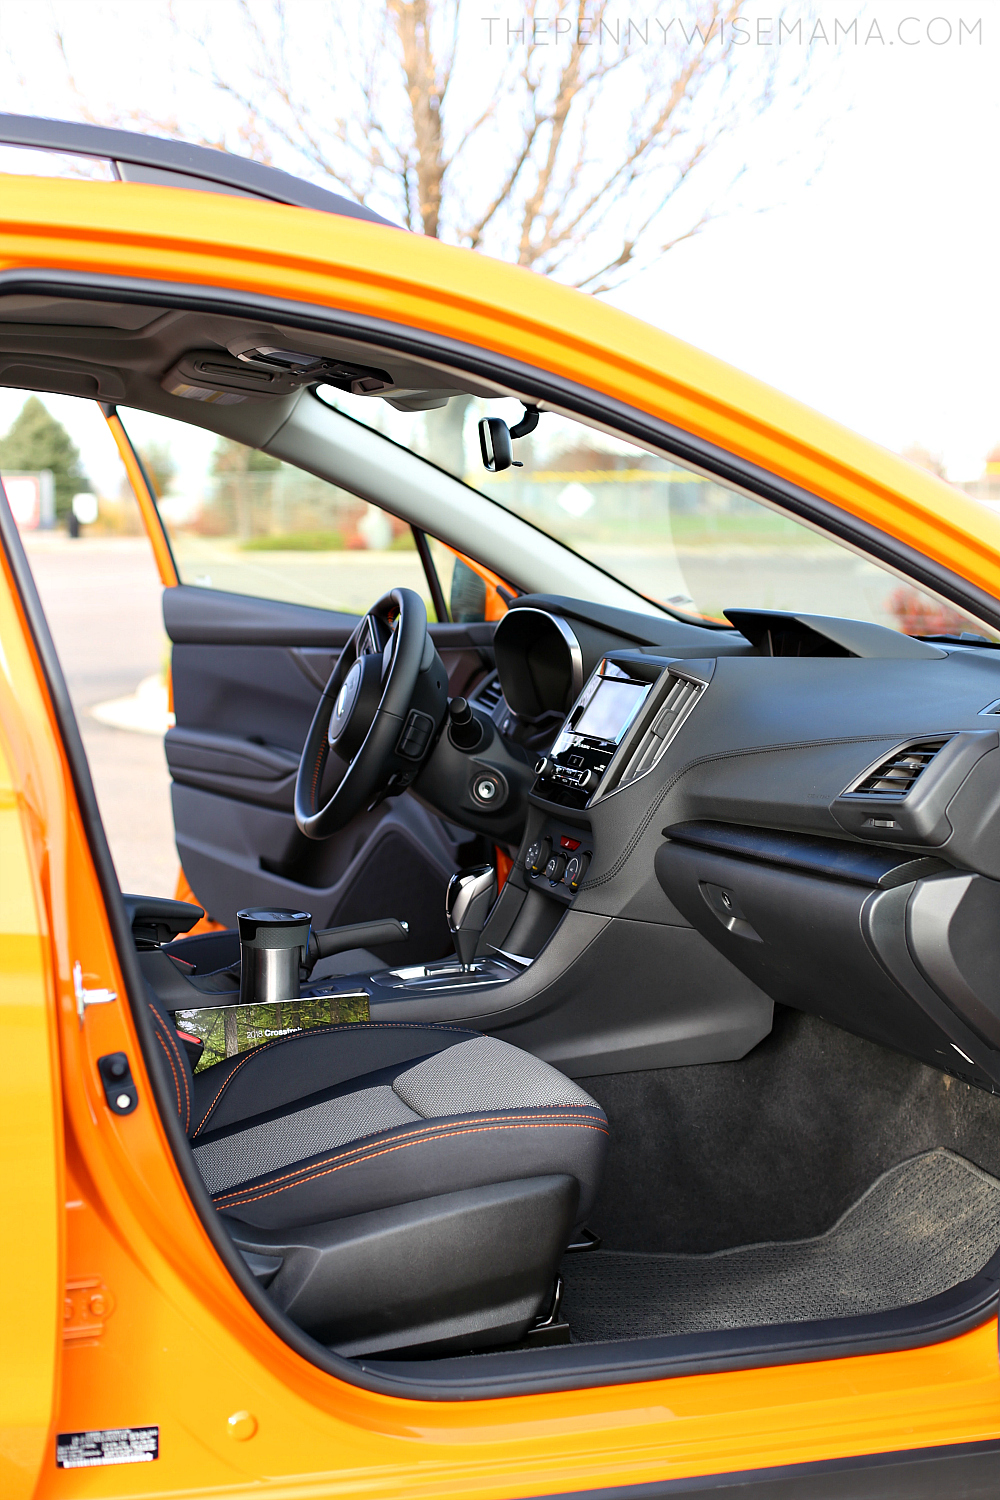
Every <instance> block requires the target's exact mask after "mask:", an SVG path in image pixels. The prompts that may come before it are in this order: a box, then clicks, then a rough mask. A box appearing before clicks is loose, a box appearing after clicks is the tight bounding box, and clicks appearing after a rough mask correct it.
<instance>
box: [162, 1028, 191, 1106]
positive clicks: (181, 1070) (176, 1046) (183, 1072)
mask: <svg viewBox="0 0 1000 1500" xmlns="http://www.w3.org/2000/svg"><path fill="white" fill-rule="evenodd" d="M161 1025H162V1022H161ZM166 1035H167V1044H168V1045H169V1046H170V1047H172V1048H173V1051H174V1056H175V1057H176V1059H177V1069H178V1074H179V1076H180V1080H181V1083H183V1085H184V1098H185V1100H186V1103H187V1118H186V1119H185V1122H184V1129H185V1130H190V1129H191V1090H190V1088H189V1087H188V1075H187V1068H185V1066H184V1058H183V1057H182V1056H181V1044H180V1042H179V1041H178V1040H177V1036H176V1034H174V1035H173V1036H171V1034H170V1032H169V1031H168V1032H167V1034H166Z"/></svg>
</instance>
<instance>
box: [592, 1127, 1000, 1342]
mask: <svg viewBox="0 0 1000 1500" xmlns="http://www.w3.org/2000/svg"><path fill="white" fill-rule="evenodd" d="M998 1247H1000V1182H998V1181H997V1179H996V1178H995V1177H990V1176H989V1175H988V1174H987V1173H986V1172H982V1171H980V1169H979V1168H978V1167H975V1166H973V1165H972V1163H971V1162H968V1161H966V1160H965V1159H964V1158H963V1157H961V1156H955V1155H954V1154H953V1153H952V1152H951V1151H945V1150H936V1151H927V1152H925V1153H924V1154H923V1155H921V1156H914V1157H911V1158H910V1160H909V1161H904V1162H901V1163H900V1164H899V1165H898V1166H895V1167H892V1168H890V1170H889V1171H888V1172H884V1173H883V1174H882V1176H881V1177H879V1178H878V1179H877V1180H876V1181H875V1182H873V1183H872V1185H871V1187H870V1188H868V1190H867V1191H866V1192H865V1193H864V1194H863V1195H862V1196H861V1197H860V1198H859V1199H858V1201H857V1202H856V1203H853V1204H852V1205H851V1207H850V1208H849V1209H848V1210H847V1211H846V1213H844V1214H843V1215H842V1216H841V1217H840V1218H839V1219H838V1220H837V1222H836V1224H834V1225H833V1227H832V1228H831V1229H828V1230H826V1231H825V1233H823V1234H820V1235H817V1236H816V1237H815V1238H813V1239H808V1240H792V1241H785V1242H780V1241H771V1242H769V1243H766V1244H757V1245H740V1246H737V1247H736V1248H735V1249H732V1250H717V1251H715V1252H713V1253H712V1254H711V1255H676V1254H670V1255H650V1254H644V1253H635V1252H628V1251H615V1250H595V1251H591V1252H590V1253H587V1254H578V1255H570V1256H567V1257H566V1260H565V1261H564V1263H563V1267H562V1272H563V1278H564V1282H565V1293H564V1299H563V1309H564V1315H565V1317H566V1318H567V1319H568V1321H569V1325H570V1329H571V1331H572V1334H573V1338H574V1340H578V1341H580V1342H581V1343H598V1342H601V1341H603V1340H607V1339H622V1338H643V1337H648V1336H650V1335H652V1334H671V1333H702V1332H706V1331H707V1330H709V1329H713V1328H754V1327H759V1326H761V1325H764V1324H769V1323H800V1322H805V1321H811V1320H812V1319H815V1318H846V1317H852V1316H855V1315H857V1314H860V1313H876V1312H886V1311H888V1310H889V1309H890V1308H894V1307H905V1306H907V1305H908V1304H910V1303H913V1302H922V1301H923V1300H924V1299H925V1298H927V1297H933V1296H936V1295H937V1293H939V1292H944V1291H947V1290H948V1288H949V1287H952V1286H955V1285H957V1283H958V1282H960V1281H965V1280H967V1279H968V1278H969V1277H970V1276H974V1275H975V1274H976V1272H977V1271H980V1270H982V1268H983V1266H984V1265H985V1264H986V1262H987V1261H988V1260H989V1259H990V1257H991V1256H992V1255H993V1254H994V1253H995V1251H996V1250H997V1248H998Z"/></svg>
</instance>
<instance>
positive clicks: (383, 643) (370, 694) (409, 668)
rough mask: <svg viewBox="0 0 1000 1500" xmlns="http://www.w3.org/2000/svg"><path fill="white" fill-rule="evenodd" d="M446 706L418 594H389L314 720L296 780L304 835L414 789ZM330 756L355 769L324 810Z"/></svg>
mask: <svg viewBox="0 0 1000 1500" xmlns="http://www.w3.org/2000/svg"><path fill="white" fill-rule="evenodd" d="M435 663H436V664H437V671H436V672H434V671H432V670H431V668H433V667H434V665H435ZM420 678H425V679H426V680H425V681H424V682H423V683H422V691H421V692H420V693H419V694H417V697H418V698H419V699H420V702H419V704H418V706H417V707H416V708H414V707H413V702H414V693H415V689H416V688H417V686H418V679H420ZM447 701H448V689H447V679H446V678H445V674H444V669H443V667H442V665H441V661H440V658H439V657H438V655H437V651H436V650H435V648H434V642H433V641H432V639H431V637H430V636H429V635H428V633H427V611H426V609H425V608H424V602H423V600H422V599H421V597H420V595H419V594H415V593H414V592H413V590H412V589H402V588H399V589H390V591H389V592H388V593H387V594H385V595H383V597H382V598H381V599H380V600H379V601H378V603H377V604H376V605H374V607H373V608H372V609H370V610H369V611H368V613H367V614H365V615H363V616H362V617H361V619H360V621H359V622H358V625H357V628H356V629H355V630H354V631H353V633H352V635H351V638H350V640H349V641H348V642H347V645H346V646H345V647H344V649H343V651H342V652H341V653H340V657H339V660H338V661H337V665H336V666H335V667H334V669H333V671H332V672H331V673H330V680H329V681H328V682H327V684H326V687H325V688H324V689H323V692H322V695H321V697H320V700H319V703H318V704H317V706H316V712H315V713H314V714H313V721H312V723H311V724H310V726H309V733H308V734H307V735H306V740H305V744H304V745H303V747H302V756H301V758H300V760H299V769H298V775H297V776H296V779H295V821H296V823H297V824H298V826H299V828H300V830H301V831H302V833H304V834H305V836H306V838H310V839H325V838H329V837H330V835H331V834H333V833H336V832H337V830H338V829H340V828H343V827H344V826H345V824H347V823H349V822H350V821H351V819H352V818H353V817H354V816H355V815H356V814H357V813H359V812H361V811H362V809H363V808H366V807H369V806H371V805H372V804H373V803H374V802H377V801H381V800H382V798H383V797H384V796H386V795H387V794H389V793H390V792H392V791H396V790H398V791H402V790H403V789H404V788H405V787H406V786H408V785H409V783H410V782H411V781H412V780H413V778H414V776H415V775H416V773H417V771H418V770H419V768H420V762H421V760H422V759H423V757H424V754H425V752H426V751H427V749H428V748H429V746H430V743H431V740H432V738H433V735H434V732H435V731H436V729H437V728H438V726H439V725H440V723H441V721H442V718H443V716H444V709H445V706H446V704H447ZM425 708H426V709H427V710H428V711H427V712H421V710H422V709H425ZM331 750H332V751H333V752H334V754H335V755H337V756H338V757H339V758H340V759H341V760H343V761H345V762H346V763H347V769H346V771H345V772H344V775H343V776H342V778H341V780H340V782H339V783H338V785H337V787H336V789H335V790H334V792H333V794H332V795H331V796H330V798H329V799H328V801H327V802H325V803H324V805H323V806H322V807H318V806H317V799H318V798H319V795H320V788H321V786H322V782H323V772H324V770H325V769H326V762H327V758H328V756H329V754H330V751H331Z"/></svg>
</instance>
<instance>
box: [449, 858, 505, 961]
mask: <svg viewBox="0 0 1000 1500" xmlns="http://www.w3.org/2000/svg"><path fill="white" fill-rule="evenodd" d="M496 894H497V872H496V870H494V868H493V866H492V865H479V866H477V867H476V868H475V869H473V870H462V871H460V873H459V874H457V875H453V876H452V877H451V879H450V880H449V882H448V894H447V896H446V897H445V913H446V915H447V918H448V926H449V927H450V928H451V935H452V939H453V940H454V943H455V952H456V953H457V954H458V961H459V963H460V964H461V965H462V968H463V969H468V968H469V967H470V966H471V964H472V960H473V958H474V957H475V952H476V946H477V944H478V942H479V939H480V936H481V934H482V931H483V928H484V927H485V926H486V918H487V917H488V916H489V914H490V908H491V907H492V905H493V903H494V901H495V900H496Z"/></svg>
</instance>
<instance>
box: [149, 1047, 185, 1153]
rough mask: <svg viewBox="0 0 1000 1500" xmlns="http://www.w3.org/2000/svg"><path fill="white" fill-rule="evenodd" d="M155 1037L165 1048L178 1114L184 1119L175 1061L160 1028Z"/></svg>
mask: <svg viewBox="0 0 1000 1500" xmlns="http://www.w3.org/2000/svg"><path fill="white" fill-rule="evenodd" d="M155 1035H156V1040H157V1041H158V1042H159V1044H160V1046H161V1047H162V1048H163V1051H164V1053H165V1055H166V1059H167V1062H168V1063H169V1064H170V1071H171V1073H172V1074H173V1075H174V1089H175V1090H176V1092H177V1113H178V1115H180V1116H181V1118H182V1119H183V1109H184V1101H183V1100H182V1099H181V1086H180V1084H179V1083H178V1082H177V1069H176V1068H175V1067H174V1060H173V1058H172V1057H171V1056H170V1048H169V1047H168V1046H167V1044H166V1042H165V1041H164V1039H163V1033H162V1031H161V1030H160V1027H159V1026H157V1027H156V1030H155ZM184 1081H185V1083H186V1082H187V1080H186V1079H185V1080H184ZM187 1128H188V1127H187V1125H185V1126H184V1129H185V1130H187Z"/></svg>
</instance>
